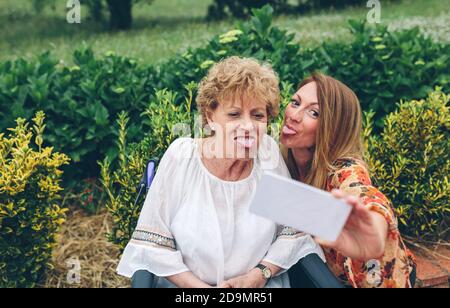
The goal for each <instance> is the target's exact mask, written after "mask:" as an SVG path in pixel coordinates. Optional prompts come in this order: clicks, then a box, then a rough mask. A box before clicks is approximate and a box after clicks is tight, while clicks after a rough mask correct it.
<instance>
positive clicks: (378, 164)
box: [365, 88, 450, 239]
mask: <svg viewBox="0 0 450 308" xmlns="http://www.w3.org/2000/svg"><path fill="white" fill-rule="evenodd" d="M449 99H450V96H449V95H446V94H445V93H443V92H442V91H441V89H439V88H437V89H436V90H435V91H434V92H432V93H430V94H429V96H428V98H427V99H424V100H420V101H416V100H413V101H410V102H401V103H400V104H399V105H398V109H397V110H396V111H395V112H393V113H391V114H389V115H388V116H387V117H386V119H385V121H384V129H383V132H382V133H381V136H379V137H378V136H374V135H371V126H370V125H366V128H365V136H366V146H367V147H368V154H367V160H368V163H369V165H370V167H371V170H372V172H373V174H374V178H375V180H376V183H377V184H378V185H379V186H380V189H381V191H383V192H384V193H386V194H387V196H388V197H389V198H390V199H391V201H392V203H393V205H394V207H395V210H396V213H397V215H398V218H399V225H400V229H401V231H402V232H403V233H404V234H406V235H410V236H414V237H417V238H431V239H437V238H441V239H442V238H444V239H445V238H447V237H448V234H449V233H448V231H449V213H450V185H449V172H450V133H449V132H450V113H449V106H448V102H449ZM368 119H369V121H368V122H370V115H369V117H368Z"/></svg>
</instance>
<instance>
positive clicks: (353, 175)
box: [324, 159, 415, 288]
mask: <svg viewBox="0 0 450 308" xmlns="http://www.w3.org/2000/svg"><path fill="white" fill-rule="evenodd" d="M335 166H336V167H337V168H336V171H334V172H332V173H330V174H329V176H328V179H327V190H328V191H331V190H332V189H340V190H342V191H344V192H346V193H348V194H350V195H354V196H359V197H360V198H361V200H362V202H363V204H364V205H365V206H366V207H367V208H369V209H370V210H371V211H374V212H377V213H379V214H381V215H383V217H384V218H386V221H387V223H388V226H389V230H388V239H387V241H386V248H385V253H384V255H383V256H382V257H381V258H379V259H372V260H369V261H358V260H353V259H351V258H348V257H344V256H343V255H341V254H340V253H339V252H338V251H335V250H333V249H324V250H325V256H326V258H327V263H328V265H329V267H330V269H331V270H332V271H333V272H334V273H335V274H336V276H337V277H338V278H339V279H340V280H341V281H342V282H343V283H344V284H345V285H347V286H352V287H354V288H397V287H399V288H410V287H411V283H410V279H409V278H410V274H411V272H412V270H413V268H414V267H415V259H414V256H413V254H412V253H411V252H410V251H409V250H408V249H407V248H406V246H405V244H404V242H403V240H402V238H401V236H400V232H399V230H398V222H397V218H396V217H395V214H394V210H393V208H392V205H391V203H390V201H389V200H388V199H387V197H386V196H384V195H383V194H382V193H381V192H380V191H379V190H378V189H377V188H376V187H374V186H373V185H372V182H371V180H370V176H369V173H368V171H367V169H366V167H365V166H364V165H363V164H362V163H360V162H358V161H356V160H352V159H342V160H338V161H337V162H336V164H335Z"/></svg>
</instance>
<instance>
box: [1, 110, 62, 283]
mask: <svg viewBox="0 0 450 308" xmlns="http://www.w3.org/2000/svg"><path fill="white" fill-rule="evenodd" d="M44 118H45V115H44V113H43V112H37V113H36V116H35V118H34V119H33V123H34V125H33V127H32V128H30V127H29V123H27V122H26V121H25V120H24V119H22V118H19V119H17V120H16V123H17V126H16V127H15V128H12V129H9V133H8V134H5V133H0V287H33V286H34V285H35V284H36V283H39V282H40V281H41V280H42V278H43V276H44V274H45V270H46V269H47V268H49V267H50V266H51V264H50V261H51V254H52V249H53V248H54V246H55V236H56V232H57V231H58V229H59V227H60V225H61V224H62V223H63V222H64V219H65V209H62V208H60V206H59V205H58V202H57V201H58V199H59V198H60V196H59V194H60V192H61V191H62V188H61V187H60V179H61V176H62V171H61V170H60V167H61V166H62V165H64V164H67V163H68V161H69V159H68V157H67V156H66V155H64V154H61V153H55V152H54V151H53V148H52V147H43V138H42V134H43V131H44V129H45V124H44ZM33 137H34V140H33ZM33 141H34V142H33ZM33 143H34V144H33Z"/></svg>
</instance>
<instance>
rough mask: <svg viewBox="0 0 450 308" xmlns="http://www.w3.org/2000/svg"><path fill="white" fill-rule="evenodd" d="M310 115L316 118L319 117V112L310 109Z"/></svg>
mask: <svg viewBox="0 0 450 308" xmlns="http://www.w3.org/2000/svg"><path fill="white" fill-rule="evenodd" d="M311 115H312V116H313V117H314V118H316V119H317V118H318V117H319V113H318V112H317V111H315V110H311Z"/></svg>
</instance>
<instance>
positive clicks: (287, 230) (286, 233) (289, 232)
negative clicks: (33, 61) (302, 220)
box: [278, 227, 301, 236]
mask: <svg viewBox="0 0 450 308" xmlns="http://www.w3.org/2000/svg"><path fill="white" fill-rule="evenodd" d="M300 233H301V232H299V231H297V230H295V229H294V228H291V227H284V228H283V230H281V232H280V233H278V236H296V235H298V234H300Z"/></svg>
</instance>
